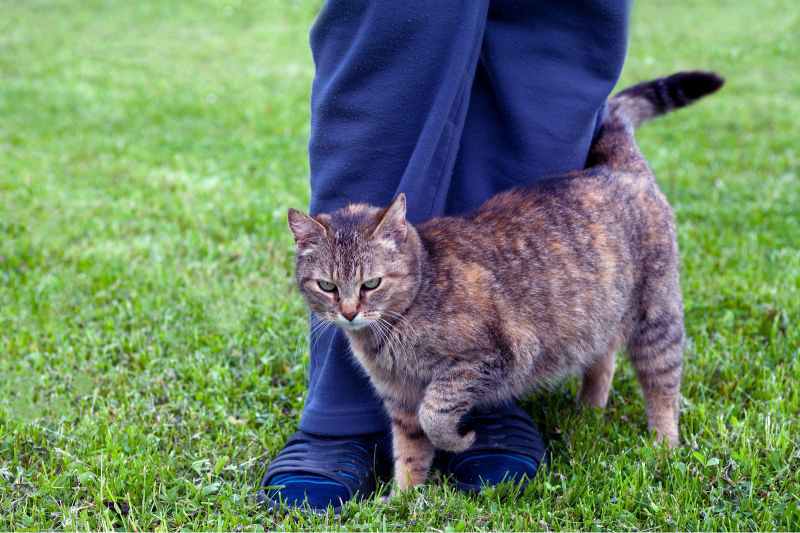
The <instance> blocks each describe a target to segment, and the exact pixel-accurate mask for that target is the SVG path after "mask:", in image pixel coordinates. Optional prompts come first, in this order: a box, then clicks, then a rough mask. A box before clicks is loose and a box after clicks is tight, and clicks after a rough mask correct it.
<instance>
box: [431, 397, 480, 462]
mask: <svg viewBox="0 0 800 533" xmlns="http://www.w3.org/2000/svg"><path fill="white" fill-rule="evenodd" d="M419 421H420V424H421V425H422V430H423V431H424V432H425V435H426V436H427V437H428V439H429V440H430V441H431V443H433V446H434V447H435V448H438V449H440V450H445V451H448V452H463V451H464V450H466V449H467V448H469V447H470V446H472V443H473V442H475V432H474V431H469V432H468V433H466V434H464V435H462V434H461V433H460V432H459V431H458V425H459V422H460V421H461V416H460V415H458V416H454V415H450V414H441V413H435V412H433V411H431V410H429V409H425V408H424V407H423V408H420V411H419Z"/></svg>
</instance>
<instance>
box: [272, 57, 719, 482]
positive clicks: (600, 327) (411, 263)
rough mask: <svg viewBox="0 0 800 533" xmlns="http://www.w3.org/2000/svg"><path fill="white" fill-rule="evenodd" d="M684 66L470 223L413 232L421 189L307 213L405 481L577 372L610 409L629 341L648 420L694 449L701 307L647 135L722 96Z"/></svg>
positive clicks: (309, 288) (451, 220)
mask: <svg viewBox="0 0 800 533" xmlns="http://www.w3.org/2000/svg"><path fill="white" fill-rule="evenodd" d="M723 82H724V80H723V79H722V78H721V77H719V76H718V75H716V74H714V73H711V72H700V71H697V72H679V73H676V74H673V75H671V76H669V77H666V78H660V79H656V80H653V81H649V82H643V83H640V84H637V85H634V86H632V87H629V88H628V89H625V90H623V91H622V92H620V93H618V94H617V95H616V96H615V97H614V98H612V99H610V100H609V101H608V104H607V108H606V112H605V117H604V121H603V126H602V129H601V131H600V133H599V135H598V138H597V139H596V140H595V142H594V143H593V145H592V147H591V149H590V154H589V159H588V164H587V168H586V169H584V170H581V171H575V172H569V173H566V174H563V175H558V176H554V177H549V178H545V179H542V180H539V181H537V182H536V183H534V184H532V185H528V186H524V187H518V188H514V189H510V190H508V191H505V192H502V193H500V194H497V195H496V196H494V197H492V198H491V199H489V200H488V201H486V202H485V203H484V204H483V205H482V206H481V207H479V208H478V209H477V210H475V211H473V212H472V213H469V214H467V215H465V216H460V217H455V216H448V217H439V218H434V219H431V220H429V221H427V222H425V223H423V224H419V225H416V226H415V225H412V224H411V223H409V222H408V221H407V220H406V217H405V210H406V199H405V196H404V195H403V194H400V195H398V196H397V198H396V199H395V200H394V201H393V202H392V204H391V205H390V206H389V207H386V208H383V209H382V208H378V207H373V206H369V205H365V204H351V205H349V206H347V207H345V208H342V209H339V210H337V211H335V212H332V213H326V214H320V215H317V216H315V217H311V216H309V215H306V214H304V213H302V212H300V211H297V210H294V209H290V210H289V212H288V222H289V226H290V228H291V230H292V232H293V234H294V238H295V242H296V246H297V256H296V278H297V283H298V286H299V288H300V291H301V293H302V295H303V297H304V299H305V300H306V302H307V303H308V305H309V306H310V307H311V309H312V310H313V311H314V313H315V314H316V315H317V316H318V317H320V318H321V319H322V320H325V321H330V322H332V323H334V324H335V325H336V326H338V327H339V328H341V329H342V330H343V331H344V333H345V334H346V336H347V338H348V340H349V343H350V348H351V350H352V352H353V354H354V356H355V358H356V359H357V360H358V362H359V363H360V365H361V366H362V367H363V368H364V369H365V370H366V372H367V373H368V375H369V377H370V379H371V382H372V384H373V386H374V387H375V389H376V391H377V393H378V394H379V395H380V397H381V398H382V399H383V402H384V405H385V407H386V411H387V413H388V415H389V418H390V420H391V426H392V441H393V450H394V452H393V453H394V474H395V483H396V485H395V487H396V488H397V489H399V490H405V489H407V488H409V487H413V486H416V485H418V484H420V483H422V482H424V480H425V479H426V477H427V474H428V471H429V469H430V466H431V462H432V459H433V455H434V449H435V448H439V449H443V450H448V451H453V452H458V451H462V450H465V449H467V448H468V447H469V446H470V445H471V444H472V442H473V440H474V438H475V434H474V431H468V432H466V433H462V432H461V431H460V430H459V422H460V421H461V419H462V417H463V416H464V415H465V414H466V413H468V412H469V411H470V410H471V409H473V408H474V407H476V406H488V405H492V404H500V403H502V402H505V401H507V400H509V399H510V398H512V397H521V396H524V395H526V394H527V393H529V392H531V391H532V390H533V389H535V388H537V387H541V386H543V385H549V384H553V383H555V382H556V381H558V380H559V379H561V378H562V377H564V376H565V375H567V374H569V373H570V372H571V371H573V370H576V369H580V370H581V371H582V373H583V378H582V383H581V386H580V390H579V393H578V399H579V401H581V402H583V403H585V404H588V405H590V406H605V404H606V402H607V399H608V393H609V388H610V385H611V379H612V375H613V373H614V364H615V358H616V353H617V351H618V350H619V349H620V348H622V347H623V346H626V347H627V350H628V357H629V359H630V361H631V363H632V364H633V366H634V367H635V369H636V374H637V376H638V379H639V382H640V384H641V386H642V389H643V392H644V400H645V407H646V414H647V421H648V427H649V429H650V431H651V432H655V434H656V439H657V440H659V441H660V440H666V441H667V442H668V444H669V445H670V446H677V445H678V444H679V436H678V416H679V398H680V384H681V375H682V371H683V361H682V353H681V352H682V348H683V342H684V325H683V302H682V297H681V291H680V285H679V275H678V269H679V260H678V246H677V241H676V236H675V224H674V215H673V212H672V209H671V208H670V206H669V204H668V203H667V200H666V198H665V196H664V195H663V194H662V192H661V190H660V189H659V187H658V185H657V184H656V181H655V178H654V177H653V175H652V173H651V171H650V168H649V166H648V164H647V162H646V161H645V159H644V157H643V156H642V154H641V153H640V152H639V149H638V147H637V145H636V143H635V140H634V136H633V130H634V128H635V127H636V126H638V125H639V124H640V123H642V122H644V121H646V120H648V119H650V118H653V117H655V116H658V115H661V114H664V113H666V112H668V111H670V110H672V109H675V108H679V107H683V106H685V105H688V104H690V103H692V102H694V101H695V100H697V99H698V98H701V97H702V96H704V95H706V94H709V93H712V92H715V91H716V90H718V89H719V88H720V87H721V86H722V84H723Z"/></svg>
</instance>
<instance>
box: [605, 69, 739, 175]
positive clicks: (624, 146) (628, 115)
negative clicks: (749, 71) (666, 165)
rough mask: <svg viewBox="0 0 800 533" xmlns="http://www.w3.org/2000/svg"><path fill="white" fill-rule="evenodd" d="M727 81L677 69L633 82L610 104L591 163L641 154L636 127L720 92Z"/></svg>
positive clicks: (611, 160) (622, 160)
mask: <svg viewBox="0 0 800 533" xmlns="http://www.w3.org/2000/svg"><path fill="white" fill-rule="evenodd" d="M723 83H725V80H724V78H722V77H721V76H720V75H718V74H716V73H714V72H704V71H699V70H697V71H692V72H676V73H675V74H672V75H671V76H667V77H666V78H657V79H655V80H651V81H645V82H642V83H637V84H636V85H632V86H631V87H628V88H627V89H625V90H623V91H620V92H618V93H617V94H616V95H614V97H613V98H611V99H610V100H609V101H608V104H607V105H606V111H605V117H604V118H603V127H602V129H601V131H600V135H599V136H598V137H597V139H596V140H595V142H594V144H593V145H592V150H591V153H590V156H589V164H590V165H592V164H599V163H606V164H609V165H611V166H616V165H615V163H618V164H625V162H626V161H628V158H629V156H632V155H634V153H633V152H635V155H637V156H639V157H640V158H641V156H640V155H639V150H638V148H637V147H636V143H635V141H634V139H633V130H634V129H635V128H636V127H637V126H639V125H640V124H642V123H643V122H646V121H648V120H650V119H651V118H654V117H658V116H660V115H664V114H666V113H669V112H670V111H672V110H674V109H679V108H681V107H686V106H688V105H689V104H692V103H694V102H695V101H697V100H699V99H700V98H702V97H704V96H706V95H707V94H711V93H713V92H716V91H717V90H718V89H719V88H720V87H722V85H723Z"/></svg>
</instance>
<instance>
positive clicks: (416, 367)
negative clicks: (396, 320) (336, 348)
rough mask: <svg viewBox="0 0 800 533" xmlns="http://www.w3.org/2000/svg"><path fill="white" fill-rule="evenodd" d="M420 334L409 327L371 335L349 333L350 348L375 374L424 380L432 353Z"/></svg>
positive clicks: (381, 376)
mask: <svg viewBox="0 0 800 533" xmlns="http://www.w3.org/2000/svg"><path fill="white" fill-rule="evenodd" d="M421 333H422V332H421V331H420V330H417V331H415V330H414V328H413V327H408V326H407V327H395V328H392V329H386V330H382V331H380V332H379V333H370V334H369V335H350V336H349V340H350V348H351V350H352V351H353V354H354V355H355V357H356V359H358V361H359V362H360V363H361V365H362V366H363V367H364V368H365V369H366V370H367V371H368V372H369V373H370V375H372V376H373V377H380V378H384V379H418V380H419V379H422V380H424V379H425V378H426V376H427V374H428V371H427V369H428V367H429V366H430V365H429V364H427V362H428V361H429V360H430V356H429V354H428V353H427V352H428V350H427V348H426V341H425V337H424V335H422V334H421Z"/></svg>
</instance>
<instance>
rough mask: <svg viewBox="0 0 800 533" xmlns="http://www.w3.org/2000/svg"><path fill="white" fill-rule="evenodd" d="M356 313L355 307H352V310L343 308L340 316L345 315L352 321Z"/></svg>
mask: <svg viewBox="0 0 800 533" xmlns="http://www.w3.org/2000/svg"><path fill="white" fill-rule="evenodd" d="M357 314H358V311H356V310H355V309H353V310H352V311H350V310H347V311H345V310H344V309H342V316H343V317H345V318H346V319H347V320H349V321H350V322H352V321H353V319H354V318H355V317H356V315H357Z"/></svg>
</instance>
